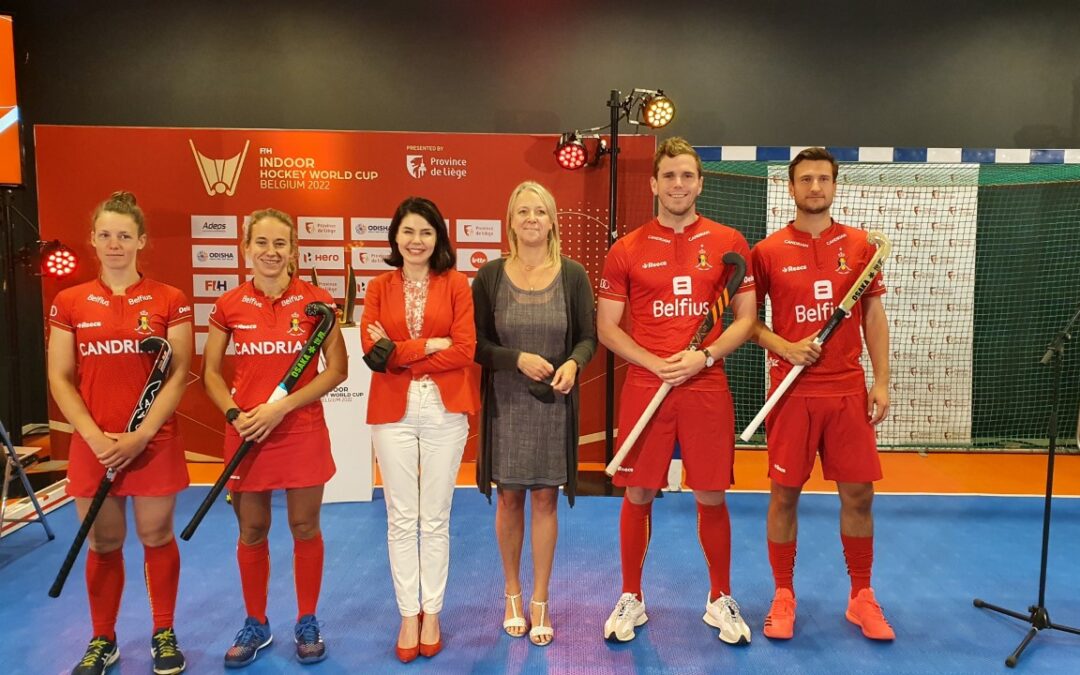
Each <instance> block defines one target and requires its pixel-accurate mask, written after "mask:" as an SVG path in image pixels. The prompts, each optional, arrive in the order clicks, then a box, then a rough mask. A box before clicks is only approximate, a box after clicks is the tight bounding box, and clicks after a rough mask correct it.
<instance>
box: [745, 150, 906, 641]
mask: <svg viewBox="0 0 1080 675" xmlns="http://www.w3.org/2000/svg"><path fill="white" fill-rule="evenodd" d="M837 170H838V167H837V163H836V160H835V159H834V158H833V156H832V155H831V154H830V153H829V151H828V150H826V149H825V148H807V149H806V150H803V151H802V152H800V153H799V154H798V155H797V156H796V157H795V159H793V160H792V161H791V164H790V165H789V166H788V192H789V193H790V194H791V197H792V199H794V200H795V208H796V215H795V220H793V221H791V222H790V223H788V225H787V226H786V227H784V228H782V229H781V230H779V231H777V232H775V233H773V234H772V235H770V236H769V237H767V238H765V239H764V240H762V241H761V242H759V243H758V244H757V245H756V246H755V247H754V250H753V254H752V256H751V269H752V270H753V274H754V280H755V283H756V287H757V297H758V302H762V303H763V302H764V301H765V297H766V296H768V297H769V299H770V301H771V303H772V329H771V330H770V329H769V328H768V327H766V326H765V325H764V324H763V323H760V322H759V323H758V324H757V329H756V330H755V333H754V340H755V341H756V342H757V343H758V344H760V345H761V346H762V347H764V348H765V349H767V350H768V351H769V354H768V359H769V365H770V366H771V367H770V369H769V370H770V376H771V381H772V387H773V388H775V387H776V386H777V385H778V384H779V383H780V381H781V380H783V379H784V376H785V375H787V373H788V371H790V370H791V368H792V366H795V365H803V366H806V369H805V370H804V371H803V372H802V374H801V375H799V377H798V379H796V380H795V382H794V384H793V385H792V386H791V389H789V390H788V392H787V393H786V394H785V395H784V397H783V398H782V399H781V400H780V402H779V403H778V404H777V406H776V407H775V408H774V409H773V410H772V412H771V413H770V415H769V416H768V418H767V419H766V422H765V424H766V439H767V444H768V450H769V477H770V478H771V479H772V489H771V497H770V500H769V512H768V522H767V533H768V542H769V562H770V564H771V565H772V570H773V577H774V580H775V583H776V594H775V596H774V598H773V602H772V607H771V608H770V610H769V614H768V616H767V617H766V618H765V628H764V631H763V632H764V633H765V635H766V637H770V638H774V639H788V638H791V637H792V635H793V634H794V629H795V605H796V602H795V592H794V586H793V583H792V577H793V575H794V569H795V539H796V533H797V530H798V513H797V509H798V505H799V495H800V494H801V492H802V486H803V484H804V483H805V482H806V480H807V479H808V478H809V477H810V471H811V469H813V467H814V461H815V458H816V456H817V455H819V454H820V455H821V464H822V470H823V473H824V476H825V478H826V479H827V480H833V481H836V486H837V490H838V491H839V493H840V538H841V540H842V542H843V547H844V557H845V558H846V560H847V566H848V573H849V574H850V576H851V594H850V598H849V600H848V606H847V613H846V616H847V618H848V620H849V621H851V622H852V623H854V624H856V625H858V626H860V627H861V628H862V632H863V634H864V635H866V637H868V638H871V639H874V640H892V639H893V637H894V633H893V629H892V627H891V626H889V623H888V622H887V621H886V620H885V616H884V614H883V613H882V611H881V607H880V606H879V605H878V604H877V601H876V600H875V598H874V591H873V589H871V587H870V569H871V565H872V563H873V556H874V520H873V515H872V512H871V505H872V503H873V499H874V481H876V480H878V479H880V478H881V463H880V461H879V460H878V454H877V442H876V440H875V436H874V426H875V425H877V424H879V423H880V422H881V421H882V420H884V419H885V416H886V415H887V414H888V411H889V325H888V320H887V319H886V317H885V308H884V306H883V305H882V301H881V296H882V295H883V294H884V293H885V285H884V283H883V282H882V279H881V275H878V276H877V277H876V278H875V279H874V280H873V282H872V283H871V285H870V288H868V289H867V290H866V292H865V293H864V294H863V296H862V298H861V300H860V301H859V302H858V303H856V305H855V307H854V308H853V310H852V313H851V316H849V317H848V318H846V319H844V320H843V321H842V322H841V323H840V326H839V327H838V328H837V329H836V331H835V332H834V333H833V335H832V338H831V339H830V340H829V342H828V344H827V345H825V346H824V347H822V346H821V345H818V344H817V343H816V342H814V338H815V336H816V335H817V332H818V331H819V330H820V329H821V327H822V326H823V325H824V324H825V322H826V321H827V320H828V319H829V317H830V315H832V313H833V312H834V311H835V310H836V307H837V306H838V305H839V303H840V300H841V299H842V298H843V297H844V295H845V294H846V293H847V291H848V289H849V288H850V287H851V285H852V283H853V281H854V279H855V278H856V277H857V276H858V275H859V272H860V271H861V270H862V269H863V268H864V267H865V264H866V262H867V261H868V260H869V259H870V258H871V256H873V254H874V250H875V249H874V247H873V246H872V245H871V244H869V243H868V242H867V233H866V232H864V231H862V230H858V229H854V228H851V227H847V226H845V225H841V224H840V223H837V222H836V221H835V220H833V219H832V217H831V215H830V207H831V206H832V202H833V197H834V196H835V194H836V176H837ZM860 331H861V334H860ZM863 335H865V340H866V350H867V353H868V354H869V355H870V362H871V363H872V365H873V375H874V383H873V386H872V387H871V388H870V391H869V393H868V392H867V390H866V385H865V379H864V377H865V376H864V374H863V369H862V366H861V365H860V364H859V357H860V355H861V354H862V343H863Z"/></svg>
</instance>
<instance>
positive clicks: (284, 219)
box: [244, 208, 300, 276]
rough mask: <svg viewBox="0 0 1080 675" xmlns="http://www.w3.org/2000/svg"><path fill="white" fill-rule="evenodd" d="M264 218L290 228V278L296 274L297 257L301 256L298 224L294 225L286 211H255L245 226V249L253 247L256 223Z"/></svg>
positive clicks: (269, 209) (268, 209)
mask: <svg viewBox="0 0 1080 675" xmlns="http://www.w3.org/2000/svg"><path fill="white" fill-rule="evenodd" d="M264 218H273V219H274V220H276V221H278V222H280V223H281V224H282V225H286V226H287V227H288V228H289V247H290V248H291V249H292V253H291V254H290V256H289V264H288V267H287V268H286V269H287V270H288V272H289V276H292V275H293V274H295V273H296V268H297V264H298V263H297V256H298V255H300V242H299V240H298V238H297V236H296V224H295V223H293V219H292V217H290V216H289V214H287V213H285V212H284V211H279V210H278V209H271V208H266V209H259V210H257V211H253V212H252V214H251V215H250V216H248V221H247V224H246V225H244V248H247V247H249V246H251V237H252V234H253V232H254V230H255V223H257V222H259V221H260V220H263V219H264Z"/></svg>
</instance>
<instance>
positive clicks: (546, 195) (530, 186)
mask: <svg viewBox="0 0 1080 675" xmlns="http://www.w3.org/2000/svg"><path fill="white" fill-rule="evenodd" d="M526 191H528V192H531V193H533V194H534V195H536V196H537V197H539V198H540V203H541V204H543V205H544V210H545V211H547V212H548V216H549V217H550V218H551V231H550V232H548V242H547V244H548V245H547V261H548V263H549V264H551V265H558V264H559V263H560V262H561V260H562V257H561V255H562V249H561V247H560V245H559V216H558V212H557V211H556V207H555V197H554V196H553V195H552V194H551V192H550V191H549V190H548V189H547V188H546V187H544V186H543V185H541V184H540V183H537V182H536V181H533V180H527V181H525V182H524V183H522V184H520V185H518V186H517V187H516V188H514V190H513V192H511V193H510V201H509V202H508V203H507V205H506V239H507V241H509V242H510V259H511V260H513V259H514V258H516V257H517V255H518V247H517V234H515V233H514V228H513V227H511V223H512V222H513V221H514V202H515V201H517V198H518V197H520V196H521V193H523V192H526Z"/></svg>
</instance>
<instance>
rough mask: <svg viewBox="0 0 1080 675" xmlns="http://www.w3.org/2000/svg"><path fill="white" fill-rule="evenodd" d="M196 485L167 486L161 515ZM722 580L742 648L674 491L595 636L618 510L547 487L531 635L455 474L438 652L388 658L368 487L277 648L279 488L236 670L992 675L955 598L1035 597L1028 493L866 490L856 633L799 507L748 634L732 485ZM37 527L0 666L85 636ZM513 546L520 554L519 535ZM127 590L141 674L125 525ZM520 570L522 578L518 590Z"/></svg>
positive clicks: (1079, 619) (16, 581)
mask: <svg viewBox="0 0 1080 675" xmlns="http://www.w3.org/2000/svg"><path fill="white" fill-rule="evenodd" d="M205 492H206V488H194V489H191V490H189V491H187V492H186V493H184V494H183V495H182V496H181V498H180V502H179V506H178V516H177V529H178V530H179V529H180V528H181V527H182V526H183V525H184V524H185V523H186V522H187V519H188V517H189V516H190V514H191V513H192V512H193V511H194V508H195V506H196V504H197V503H198V501H199V500H200V499H201V498H202V496H203V495H204V494H205ZM729 499H730V504H731V512H732V526H733V542H734V552H733V560H732V578H733V585H734V588H733V593H734V595H735V597H736V598H737V599H738V600H739V602H740V603H741V605H742V608H743V615H744V616H745V617H746V619H747V621H748V622H749V623H750V626H751V629H752V630H753V631H754V637H753V643H752V644H751V645H750V646H748V647H742V648H737V647H730V646H728V645H725V644H723V643H721V642H720V641H719V640H718V639H717V637H716V631H715V630H713V629H711V628H709V627H708V626H706V625H705V624H704V623H703V622H702V621H701V614H702V610H703V608H704V603H705V598H706V592H707V589H708V583H707V575H706V571H705V564H704V559H703V557H702V553H701V549H700V547H699V545H698V542H697V539H696V534H695V508H694V503H693V497H692V496H691V495H690V494H688V493H679V494H669V495H667V496H666V497H665V498H664V499H662V500H659V501H657V503H656V506H655V508H654V524H655V525H654V526H655V532H654V535H653V538H652V545H651V548H650V551H649V557H648V561H647V563H646V567H645V599H646V603H647V606H648V614H649V617H650V621H649V623H648V624H646V625H645V626H644V627H643V628H642V629H641V630H640V632H639V634H638V638H637V640H635V641H634V642H632V643H629V644H625V645H610V644H608V643H606V642H604V640H603V639H602V638H601V627H602V625H603V622H604V620H605V618H606V617H607V614H608V612H609V611H610V610H611V608H612V606H613V605H614V602H615V600H616V599H617V597H618V595H619V585H620V579H619V573H618V544H617V537H618V509H619V500H618V499H614V498H603V497H588V498H581V499H579V500H578V505H577V506H576V507H575V508H574V509H569V508H566V505H565V501H563V502H562V503H561V504H560V540H559V547H558V549H557V559H556V568H555V574H554V580H553V587H552V607H553V613H554V625H555V631H556V633H555V641H554V644H552V645H551V646H550V647H547V648H543V649H542V648H537V647H534V646H532V645H531V644H530V643H529V642H528V641H527V639H512V638H510V637H508V636H507V635H505V634H504V633H503V632H502V629H501V622H502V613H503V602H502V582H501V580H500V573H499V570H500V566H499V562H498V553H497V551H496V548H495V541H494V536H493V533H492V519H493V516H494V507H489V506H488V504H487V503H486V501H485V500H484V499H483V498H482V497H481V496H480V495H479V494H478V493H477V492H476V491H475V490H472V489H461V490H458V492H457V495H456V496H455V502H454V514H453V518H452V525H451V527H452V553H451V565H450V582H449V586H448V590H447V597H446V606H445V609H444V612H443V639H444V642H445V649H444V651H443V652H442V653H441V654H439V655H438V656H436V657H435V658H434V659H432V660H430V661H428V660H426V659H423V658H422V657H421V658H420V659H419V660H417V661H415V662H413V663H411V664H409V665H401V664H400V663H399V662H398V661H397V660H396V658H395V657H394V652H393V645H394V641H395V638H396V635H397V627H398V619H397V612H396V605H395V603H394V599H393V590H392V588H391V582H390V575H389V570H388V563H387V558H386V540H385V537H386V527H385V509H384V504H383V501H382V498H381V493H379V492H376V501H375V502H374V503H371V504H337V505H329V506H326V507H325V508H324V510H323V530H324V537H325V539H326V551H327V557H326V576H325V579H324V582H323V594H322V602H321V606H320V611H319V618H320V620H321V621H323V623H324V626H323V635H324V638H325V640H326V643H327V645H328V651H329V658H328V659H327V660H326V661H325V662H323V663H321V664H318V665H315V666H309V667H302V666H300V665H299V664H298V663H296V661H295V660H294V656H293V654H294V649H293V645H292V624H293V621H294V620H295V595H294V592H293V582H292V571H291V566H292V547H291V541H290V539H289V535H288V528H287V526H286V523H285V506H284V499H283V498H281V497H275V501H274V517H275V518H276V519H277V522H276V523H275V525H274V528H273V533H272V535H271V551H272V571H271V582H270V607H269V616H270V623H271V626H272V627H273V629H274V631H275V642H274V644H273V645H272V646H271V647H270V648H268V649H267V650H264V652H263V653H262V654H261V655H260V657H259V660H258V661H257V662H256V663H254V664H253V665H251V666H250V667H248V668H247V669H246V670H244V671H239V672H245V673H251V674H255V673H296V672H309V673H312V674H316V673H323V674H326V673H382V672H418V671H424V672H440V673H504V672H509V673H545V672H552V673H575V674H576V673H617V674H619V675H625V674H627V673H715V672H727V671H730V670H732V669H735V670H737V671H742V672H770V673H827V674H828V675H839V674H841V673H856V672H858V673H994V672H1013V671H1009V670H1008V669H1006V668H1005V666H1004V664H1003V660H1004V658H1005V657H1006V656H1007V655H1008V653H1009V652H1010V651H1011V650H1012V649H1013V648H1014V647H1015V646H1016V644H1017V643H1018V642H1019V641H1020V639H1021V637H1022V636H1023V634H1024V632H1025V630H1026V628H1027V625H1026V624H1024V623H1022V622H1020V621H1017V620H1014V619H1010V618H1007V617H1004V616H1001V615H997V614H993V613H990V612H987V611H986V610H978V609H975V608H974V607H972V604H971V600H972V598H973V597H976V596H978V597H981V598H983V599H985V600H987V601H989V602H993V603H995V604H999V605H1003V606H1005V607H1008V608H1010V609H1014V610H1020V611H1023V610H1025V608H1026V607H1027V606H1028V605H1029V604H1032V603H1033V602H1035V600H1036V599H1037V586H1038V563H1039V542H1040V536H1041V513H1042V500H1041V499H1036V498H1008V497H938V496H933V497H928V496H879V497H878V498H877V502H876V507H875V508H876V517H877V546H876V562H875V567H874V586H875V588H876V590H877V595H878V599H879V601H880V602H881V603H882V606H883V607H884V608H885V611H886V615H887V616H888V617H889V619H890V621H891V623H892V624H893V626H894V628H895V629H896V633H897V639H896V642H895V643H892V644H875V643H871V642H870V641H868V640H866V639H864V638H863V637H862V635H861V634H860V633H859V631H858V629H857V628H855V627H854V626H852V625H851V624H849V623H848V622H847V621H846V620H845V619H844V615H843V613H844V608H845V602H846V598H847V588H848V580H847V576H846V573H845V567H844V562H843V557H842V554H841V548H840V541H839V536H838V534H837V523H838V506H837V499H836V497H835V496H834V495H806V496H804V498H803V503H802V505H801V522H800V526H801V527H800V539H799V554H798V564H797V567H796V575H795V586H796V593H797V597H798V600H799V607H798V621H797V624H796V629H795V639H793V640H791V641H788V642H783V643H773V642H770V641H769V640H768V639H766V638H765V637H764V636H763V635H762V634H761V624H762V620H763V619H764V615H765V612H766V611H767V610H768V605H769V602H770V600H771V597H772V577H771V575H770V571H769V566H768V560H767V556H766V548H765V540H764V536H765V508H766V503H767V496H766V495H763V494H732V495H730V497H729ZM50 522H51V524H52V525H53V527H54V528H55V529H56V531H57V539H56V540H55V541H53V542H51V543H50V542H47V541H46V539H45V536H44V533H43V531H42V529H41V527H40V526H38V525H31V526H27V527H25V528H23V529H22V530H20V531H19V532H17V533H15V534H14V535H12V536H10V537H5V538H4V539H3V540H0V664H2V665H0V672H3V673H5V674H6V673H28V674H33V675H38V674H41V673H49V674H51V673H66V672H69V671H70V669H71V668H72V666H73V665H74V664H75V662H76V661H77V660H78V659H79V658H80V657H81V656H82V653H83V650H84V648H85V646H86V642H87V640H88V638H89V637H90V624H89V617H88V613H87V606H86V596H85V582H84V577H83V574H82V569H83V563H82V559H80V561H79V563H78V564H77V566H76V571H75V572H73V574H72V577H71V579H70V580H69V581H68V585H67V587H66V589H65V590H64V594H63V595H62V596H61V598H60V599H57V600H53V599H51V598H49V597H48V596H47V595H46V591H47V589H48V586H49V584H50V583H51V581H52V578H53V576H54V575H55V573H56V570H57V568H58V566H59V564H60V561H61V559H62V557H63V555H64V552H65V550H66V548H67V546H68V545H69V544H70V541H71V538H72V536H73V535H74V532H75V529H76V523H75V513H74V508H73V507H72V506H65V507H63V508H62V509H60V510H58V511H56V512H54V513H53V514H51V515H50ZM235 533H236V527H235V524H234V520H233V516H232V514H231V511H230V510H229V508H228V506H227V505H226V504H225V503H224V502H223V501H221V502H219V503H218V504H217V505H216V506H215V508H214V509H213V510H212V511H211V513H210V515H209V516H208V517H207V519H206V521H204V523H203V525H202V527H201V528H200V529H199V531H198V532H197V533H196V535H195V537H194V539H193V541H192V542H181V544H180V545H181V555H182V557H183V568H182V577H181V583H180V599H179V606H178V610H177V622H176V630H177V634H178V636H179V638H180V645H181V647H182V648H183V650H184V653H185V654H186V655H187V659H188V670H187V672H189V673H216V672H222V671H224V668H223V667H222V666H221V657H222V655H223V654H224V652H225V650H226V649H227V648H228V646H229V644H230V643H231V640H232V637H233V635H234V633H235V631H236V630H237V629H238V628H239V626H240V624H241V622H242V621H243V617H244V612H243V606H242V601H241V595H240V590H239V578H238V573H237V570H236V563H235V553H234V551H235V539H236V534H235ZM1050 550H1051V555H1050V575H1049V583H1048V590H1047V606H1048V608H1049V610H1050V615H1051V618H1052V619H1053V620H1054V621H1056V622H1059V623H1062V624H1066V625H1072V626H1080V563H1078V561H1080V500H1076V499H1058V500H1055V516H1054V525H1053V531H1052V537H1051V549H1050ZM526 553H527V551H526ZM125 557H126V560H127V562H128V567H127V588H126V591H125V597H124V604H123V606H122V609H121V613H120V621H119V625H118V639H119V642H120V651H121V660H120V662H119V663H118V664H117V666H115V667H114V668H113V669H112V670H110V673H113V674H116V675H119V674H131V673H140V674H141V673H149V672H150V655H149V633H150V624H149V608H148V606H147V600H146V594H145V587H144V583H143V578H142V570H141V565H142V549H141V546H140V545H139V544H138V542H137V540H136V538H135V537H134V533H133V532H130V531H129V537H128V544H127V547H126V548H125ZM528 591H529V587H528V585H527V586H526V593H528ZM1015 672H1023V673H1076V672H1080V636H1074V635H1068V634H1065V633H1061V632H1057V631H1045V632H1043V633H1042V634H1040V635H1038V636H1037V637H1036V638H1035V641H1034V643H1033V644H1032V645H1031V646H1030V647H1029V648H1028V650H1027V652H1026V653H1025V654H1024V657H1023V658H1022V659H1021V661H1020V663H1019V665H1018V667H1017V668H1016V670H1015Z"/></svg>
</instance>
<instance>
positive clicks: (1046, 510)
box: [974, 307, 1080, 668]
mask: <svg viewBox="0 0 1080 675" xmlns="http://www.w3.org/2000/svg"><path fill="white" fill-rule="evenodd" d="M1078 319H1080V307H1077V309H1076V312H1074V313H1073V315H1072V318H1071V319H1069V323H1068V324H1066V325H1065V328H1064V329H1063V330H1062V331H1061V332H1060V333H1058V334H1057V336H1056V337H1055V338H1054V340H1053V342H1051V343H1050V345H1049V346H1048V347H1047V348H1046V354H1044V355H1043V357H1042V359H1041V360H1040V361H1039V363H1041V364H1043V365H1048V364H1049V365H1052V366H1053V368H1054V388H1053V391H1052V393H1051V399H1050V400H1051V403H1050V421H1049V422H1048V424H1047V426H1048V436H1049V443H1048V448H1047V458H1046V503H1045V505H1044V506H1043V531H1042V562H1041V563H1040V565H1039V602H1038V604H1036V605H1032V606H1030V607H1028V613H1027V614H1022V613H1020V612H1015V611H1012V610H1009V609H1005V608H1003V607H998V606H997V605H991V604H990V603H988V602H983V601H982V600H980V599H979V598H975V600H974V605H975V606H976V607H979V608H983V609H989V610H991V611H994V612H998V613H1000V614H1005V615H1006V616H1011V617H1013V618H1015V619H1020V620H1021V621H1024V622H1025V623H1029V624H1031V630H1029V631H1028V632H1027V635H1025V636H1024V639H1023V640H1021V641H1020V644H1019V645H1017V647H1016V649H1014V650H1013V653H1012V654H1009V656H1008V657H1007V658H1006V659H1005V665H1006V666H1008V667H1010V668H1012V667H1014V666H1015V665H1016V662H1017V661H1019V660H1020V655H1021V654H1023V653H1024V650H1025V649H1026V648H1027V646H1028V643H1030V642H1031V640H1032V638H1034V637H1035V635H1036V634H1038V632H1039V631H1041V630H1045V629H1048V628H1049V629H1052V630H1060V631H1063V632H1065V633H1072V634H1074V635H1080V629H1078V628H1073V627H1071V626H1063V625H1061V624H1057V623H1053V622H1052V621H1050V613H1049V612H1047V611H1046V556H1047V552H1048V551H1049V548H1050V507H1051V502H1052V498H1053V495H1054V451H1055V449H1056V446H1057V423H1058V407H1059V405H1058V404H1059V401H1060V399H1061V372H1062V370H1064V361H1065V341H1066V340H1069V339H1071V338H1072V335H1071V334H1070V333H1071V331H1072V329H1073V326H1075V325H1076V323H1077V320H1078Z"/></svg>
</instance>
